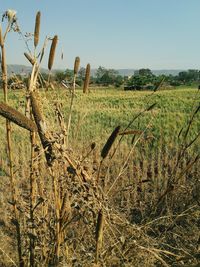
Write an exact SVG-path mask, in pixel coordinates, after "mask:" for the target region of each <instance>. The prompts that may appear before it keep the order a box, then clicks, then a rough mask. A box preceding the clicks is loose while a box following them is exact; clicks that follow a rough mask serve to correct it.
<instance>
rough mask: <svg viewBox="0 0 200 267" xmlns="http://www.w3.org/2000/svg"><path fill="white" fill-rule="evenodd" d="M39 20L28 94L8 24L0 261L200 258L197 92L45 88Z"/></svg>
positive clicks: (0, 129) (129, 262)
mask: <svg viewBox="0 0 200 267" xmlns="http://www.w3.org/2000/svg"><path fill="white" fill-rule="evenodd" d="M9 14H10V13H9ZM12 14H14V13H12ZM7 17H8V22H7V23H8V27H11V28H12V27H13V25H14V24H15V23H16V17H15V16H14V17H13V16H11V17H10V16H8V14H7ZM13 18H14V19H15V20H13ZM40 19H41V14H40V13H39V12H38V13H37V15H36V22H35V31H34V41H33V42H34V47H35V49H34V52H33V53H30V51H29V52H28V53H26V54H25V56H26V58H27V59H28V60H29V61H30V63H31V65H32V73H31V75H30V79H29V83H28V85H27V88H26V90H24V89H22V90H19V91H8V90H7V70H6V61H5V59H6V57H5V47H4V43H5V42H6V35H7V33H8V32H10V29H11V28H9V30H8V31H7V30H6V32H5V33H6V34H4V33H3V31H2V30H0V45H1V64H2V87H3V90H1V92H0V97H1V101H3V102H1V103H0V115H1V117H0V122H1V123H0V135H1V140H0V145H1V154H0V175H1V179H0V190H1V197H0V215H1V216H0V256H1V257H0V266H5V267H7V266H20V267H22V266H31V267H34V266H108V267H109V266H126V267H129V266H130V267H132V266H138V267H139V266H198V264H199V258H200V256H199V255H200V251H199V240H200V236H199V217H200V209H199V205H200V194H199V189H200V182H199V177H200V170H199V168H198V167H199V156H200V155H199V153H200V151H199V135H200V122H199V121H200V120H199V119H200V117H199V111H200V106H199V92H198V91H197V90H195V89H179V90H171V91H167V90H166V91H165V90H160V85H158V87H157V88H156V90H154V92H138V93H136V92H125V91H122V90H120V89H118V90H116V89H115V90H114V89H108V88H104V89H102V88H99V89H94V88H90V90H88V86H89V73H90V65H88V67H87V70H86V84H85V85H84V88H85V89H82V88H81V89H79V90H77V89H76V77H77V73H78V70H79V67H80V58H79V57H76V58H75V63H74V79H73V86H72V88H71V90H68V91H67V90H66V89H63V88H55V90H53V89H52V88H48V89H49V90H45V89H46V85H45V88H43V89H39V87H38V81H39V80H40V79H41V77H40V64H41V62H42V59H43V55H44V52H45V49H46V45H47V41H48V40H51V39H52V38H47V39H46V40H45V41H44V45H43V46H42V51H38V55H39V56H37V51H36V48H37V47H38V42H39V40H40V38H39V33H40ZM0 29H1V28H0ZM7 29H8V28H7ZM59 38H60V37H59ZM57 42H58V37H57V36H56V35H55V36H54V38H53V39H52V43H51V49H50V55H49V64H48V68H49V70H50V71H51V69H52V67H53V62H54V57H55V54H56V47H57ZM2 59H3V60H2ZM46 82H47V83H46V84H49V81H46ZM85 92H90V93H88V94H84V93H85ZM8 100H9V105H8V104H7V102H8ZM24 113H25V115H26V116H24ZM5 120H6V123H5Z"/></svg>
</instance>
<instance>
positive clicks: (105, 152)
mask: <svg viewBox="0 0 200 267" xmlns="http://www.w3.org/2000/svg"><path fill="white" fill-rule="evenodd" d="M119 130H120V126H117V127H116V128H115V129H114V131H113V132H112V134H111V135H110V137H109V138H108V140H107V142H106V143H105V145H104V147H103V149H102V151H101V157H102V158H103V159H105V158H106V157H107V155H108V153H109V151H110V149H111V147H112V145H113V143H114V141H115V139H116V137H117V135H118V133H119Z"/></svg>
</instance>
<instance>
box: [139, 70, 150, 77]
mask: <svg viewBox="0 0 200 267" xmlns="http://www.w3.org/2000/svg"><path fill="white" fill-rule="evenodd" d="M138 75H140V76H153V73H152V72H151V70H150V69H139V71H138Z"/></svg>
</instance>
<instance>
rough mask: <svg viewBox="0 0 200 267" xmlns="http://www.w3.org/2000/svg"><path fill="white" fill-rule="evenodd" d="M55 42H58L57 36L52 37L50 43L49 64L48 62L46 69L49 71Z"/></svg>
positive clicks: (53, 55) (52, 60)
mask: <svg viewBox="0 0 200 267" xmlns="http://www.w3.org/2000/svg"><path fill="white" fill-rule="evenodd" d="M57 42H58V36H57V35H55V36H54V37H53V40H52V43H51V48H50V53H49V62H48V69H49V70H51V69H52V66H53V62H54V57H55V51H56V45H57Z"/></svg>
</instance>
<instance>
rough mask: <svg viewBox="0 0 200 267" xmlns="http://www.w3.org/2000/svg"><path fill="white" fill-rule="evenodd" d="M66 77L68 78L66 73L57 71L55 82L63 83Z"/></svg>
mask: <svg viewBox="0 0 200 267" xmlns="http://www.w3.org/2000/svg"><path fill="white" fill-rule="evenodd" d="M65 77H66V73H65V72H64V71H56V73H55V75H54V78H55V81H57V82H61V81H63V80H65Z"/></svg>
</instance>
